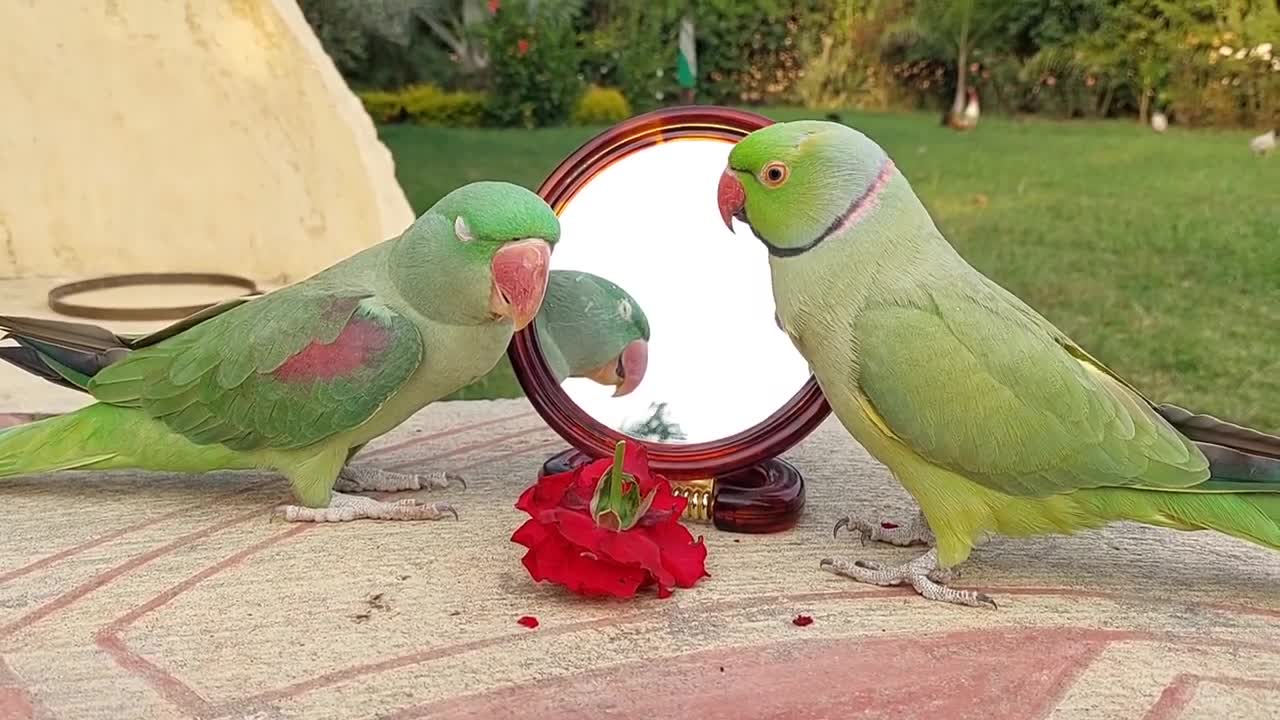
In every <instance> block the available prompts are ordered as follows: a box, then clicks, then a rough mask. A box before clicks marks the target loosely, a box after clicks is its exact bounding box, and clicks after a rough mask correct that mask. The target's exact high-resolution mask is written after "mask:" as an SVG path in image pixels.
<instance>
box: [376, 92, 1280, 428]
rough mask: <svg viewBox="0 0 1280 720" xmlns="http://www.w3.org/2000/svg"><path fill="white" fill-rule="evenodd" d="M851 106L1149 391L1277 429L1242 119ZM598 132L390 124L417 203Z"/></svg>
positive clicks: (1274, 280)
mask: <svg viewBox="0 0 1280 720" xmlns="http://www.w3.org/2000/svg"><path fill="white" fill-rule="evenodd" d="M763 112H764V114H766V115H769V116H770V117H773V118H775V119H778V120H788V119H795V118H799V117H805V116H810V117H820V116H821V113H816V112H813V113H805V112H804V111H797V110H791V109H779V110H765V111H763ZM843 118H844V121H845V122H847V123H849V124H851V125H853V126H854V127H857V128H858V129H860V130H862V131H863V132H866V133H867V134H868V135H870V136H871V137H872V138H874V139H875V140H876V141H878V142H879V143H880V144H881V145H883V146H884V147H885V148H886V149H887V150H888V151H889V153H890V154H891V155H892V156H893V157H894V159H895V160H896V161H897V163H898V166H899V167H900V168H901V169H902V171H903V172H904V173H905V174H906V176H907V177H908V178H909V179H910V180H911V182H912V184H913V186H914V187H915V189H916V191H917V193H919V195H920V197H921V198H922V199H923V200H924V202H925V204H926V205H927V206H928V207H929V209H930V210H931V211H932V212H933V213H934V217H935V218H936V220H937V221H938V224H939V226H940V227H941V228H942V229H943V232H945V233H946V234H947V236H948V237H949V238H950V240H951V241H952V242H953V243H954V244H955V245H956V247H957V248H958V249H959V250H960V252H961V253H962V254H963V255H964V256H965V257H966V258H968V259H969V261H970V262H972V263H973V264H974V265H975V266H976V267H978V269H980V270H982V271H983V272H985V273H986V274H987V275H989V276H990V277H992V278H993V279H994V280H996V281H997V282H999V283H1000V284H1002V285H1004V286H1005V287H1007V288H1009V289H1010V290H1011V291H1013V292H1014V293H1016V294H1017V295H1019V296H1020V297H1022V298H1023V299H1024V300H1026V301H1027V302H1028V303H1030V304H1031V305H1032V306H1034V307H1036V308H1037V309H1039V310H1040V311H1041V312H1042V313H1044V314H1045V315H1046V316H1047V317H1048V318H1049V319H1050V320H1052V321H1053V322H1054V323H1056V324H1057V325H1058V326H1059V327H1061V328H1062V329H1063V330H1064V331H1066V332H1067V333H1068V334H1070V335H1071V336H1072V337H1074V338H1075V339H1076V341H1077V342H1080V343H1081V344H1082V345H1084V347H1085V348H1087V349H1088V350H1089V351H1090V352H1092V353H1093V354H1094V355H1096V356H1098V357H1099V358H1100V359H1102V360H1103V361H1104V362H1106V363H1108V364H1109V365H1111V366H1112V367H1113V368H1114V369H1115V370H1117V371H1118V372H1120V373H1122V374H1123V375H1125V376H1126V377H1128V378H1129V379H1130V380H1131V381H1133V382H1134V383H1135V384H1136V385H1137V386H1138V387H1140V388H1142V389H1143V390H1144V391H1145V392H1146V393H1147V394H1148V395H1149V396H1151V397H1153V398H1155V399H1157V400H1161V401H1169V402H1176V403H1180V404H1184V405H1186V406H1189V407H1191V408H1193V409H1195V410H1199V411H1203V412H1210V413H1214V414H1218V415H1221V416H1224V417H1227V418H1231V419H1235V420H1238V421H1241V422H1247V423H1252V424H1255V425H1257V426H1260V427H1263V428H1269V429H1272V430H1280V158H1277V157H1273V158H1269V159H1259V158H1257V157H1254V156H1253V155H1251V154H1250V153H1249V152H1248V150H1247V148H1246V143H1247V141H1248V138H1249V135H1250V134H1249V133H1241V132H1230V133H1228V132H1207V131H1205V132H1189V131H1187V132H1184V131H1178V130H1176V129H1175V130H1171V131H1170V132H1169V133H1167V134H1165V135H1163V136H1161V135H1156V134H1154V133H1152V132H1150V131H1149V130H1146V129H1144V128H1141V127H1137V126H1136V125H1134V124H1131V123H1085V122H1075V123H1051V122H1043V121H1026V122H1019V121H1013V120H1004V119H998V118H985V119H983V121H982V123H981V125H980V127H979V128H978V129H977V130H976V131H974V132H971V133H967V134H960V133H955V132H953V131H950V130H946V129H944V128H941V127H940V126H939V124H938V120H937V117H936V116H935V115H900V114H893V115H890V114H865V113H844V114H843ZM597 131H598V129H590V128H588V129H583V128H560V129H553V130H538V131H520V130H455V129H430V128H417V127H409V126H394V127H386V128H384V129H383V131H382V134H383V138H384V140H385V141H386V143H387V144H388V146H389V147H390V148H391V150H392V152H393V153H394V155H395V158H396V169H397V173H398V175H399V178H400V181H401V184H402V185H403V186H404V188H405V190H406V192H407V193H408V195H409V199H410V201H411V202H412V203H413V205H414V207H415V208H416V209H417V210H419V211H421V210H423V209H425V208H427V207H429V206H430V205H431V203H433V202H434V201H435V200H437V199H438V198H439V197H440V196H441V195H443V194H444V193H446V192H448V191H449V190H451V189H452V188H454V187H456V186H458V185H460V184H463V183H466V182H470V181H473V180H481V179H501V180H509V181H512V182H516V183H521V184H523V185H526V186H529V187H536V186H537V184H538V183H539V182H540V181H541V180H542V178H543V176H544V175H546V174H547V173H548V172H549V171H550V170H551V169H552V168H553V167H554V166H555V164H556V163H557V162H558V161H559V159H560V158H562V157H563V156H565V155H567V154H568V153H569V152H571V151H572V150H573V149H574V148H576V147H577V146H578V145H579V144H581V143H582V142H583V141H585V140H586V139H587V138H589V137H590V136H591V135H593V134H594V133H595V132H597ZM505 370H507V371H509V369H505Z"/></svg>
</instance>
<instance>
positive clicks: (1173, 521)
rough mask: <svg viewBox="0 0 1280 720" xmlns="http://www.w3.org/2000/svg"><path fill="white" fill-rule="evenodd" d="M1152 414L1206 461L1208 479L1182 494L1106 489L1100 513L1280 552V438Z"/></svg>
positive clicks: (1171, 409) (1174, 411)
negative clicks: (1222, 535)
mask: <svg viewBox="0 0 1280 720" xmlns="http://www.w3.org/2000/svg"><path fill="white" fill-rule="evenodd" d="M1156 411H1157V412H1159V413H1160V415H1161V416H1162V417H1164V419H1165V420H1167V421H1168V422H1169V424H1171V425H1173V427H1174V428H1176V429H1177V430H1178V432H1180V433H1182V434H1183V435H1184V436H1186V437H1187V438H1188V439H1190V440H1191V441H1192V442H1194V443H1195V444H1196V446H1197V447H1199V448H1200V450H1201V451H1202V452H1204V454H1205V457H1207V458H1208V459H1209V473H1210V478H1209V479H1208V480H1206V481H1205V482H1203V483H1201V484H1199V485H1197V486H1195V487H1191V488H1186V489H1184V490H1181V491H1151V490H1130V489H1121V488H1108V489H1105V490H1100V491H1098V493H1097V494H1096V496H1092V497H1091V498H1090V499H1093V497H1096V498H1098V499H1101V500H1105V502H1103V503H1101V504H1100V505H1099V506H1096V507H1095V510H1096V511H1097V512H1099V513H1100V514H1104V515H1112V516H1115V515H1116V514H1117V513H1118V514H1119V515H1120V516H1123V517H1124V518H1126V519H1131V520H1139V521H1142V522H1147V523H1149V524H1152V525H1160V526H1163V527H1171V528H1175V529H1178V530H1216V531H1218V532H1220V533H1225V534H1227V535H1231V536H1233V537H1237V538H1240V539H1242V540H1248V541H1250V542H1254V543H1258V544H1259V545H1262V546H1264V547H1269V548H1273V549H1275V550H1280V436H1275V435H1269V434H1267V433H1264V432H1260V431H1258V430H1253V429H1250V428H1246V427H1243V426H1241V425H1236V424H1234V423H1230V422H1226V421H1224V420H1219V419H1218V418H1215V417H1212V416H1210V415H1200V414H1195V413H1191V412H1189V411H1187V410H1184V409H1182V408H1180V407H1176V406H1174V405H1159V406H1157V407H1156Z"/></svg>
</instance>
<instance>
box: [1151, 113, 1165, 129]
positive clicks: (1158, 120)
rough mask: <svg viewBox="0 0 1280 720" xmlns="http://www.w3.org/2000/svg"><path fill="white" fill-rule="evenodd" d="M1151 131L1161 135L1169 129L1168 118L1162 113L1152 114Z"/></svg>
mask: <svg viewBox="0 0 1280 720" xmlns="http://www.w3.org/2000/svg"><path fill="white" fill-rule="evenodd" d="M1151 129H1152V130H1155V131H1156V132H1158V133H1162V132H1164V131H1165V130H1168V129H1169V118H1168V117H1167V116H1165V114H1164V113H1162V112H1157V113H1154V114H1153V115H1152V116H1151Z"/></svg>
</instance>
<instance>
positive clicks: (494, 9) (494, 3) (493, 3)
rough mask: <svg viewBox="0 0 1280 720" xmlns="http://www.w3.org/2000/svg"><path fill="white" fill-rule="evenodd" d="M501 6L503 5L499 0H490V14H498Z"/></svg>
mask: <svg viewBox="0 0 1280 720" xmlns="http://www.w3.org/2000/svg"><path fill="white" fill-rule="evenodd" d="M500 6H501V3H500V2H499V0H489V14H490V15H497V14H498V8H499V7H500Z"/></svg>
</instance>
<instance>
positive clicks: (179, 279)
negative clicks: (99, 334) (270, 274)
mask: <svg viewBox="0 0 1280 720" xmlns="http://www.w3.org/2000/svg"><path fill="white" fill-rule="evenodd" d="M147 285H223V286H227V287H234V288H239V289H241V290H244V291H245V293H244V294H245V295H256V294H259V293H261V292H262V291H261V290H259V289H258V286H257V285H256V284H255V283H254V282H253V281H252V280H250V279H248V278H243V277H239V276H237V275H224V274H222V273H132V274H128V275H105V276H103V277H96V278H89V279H88V280H77V281H76V282H70V283H66V284H64V285H59V286H57V287H55V288H53V289H52V290H50V291H49V309H50V310H53V311H54V312H56V313H59V314H61V315H70V316H73V317H81V318H89V319H92V320H119V321H144V322H145V321H149V320H181V319H182V318H185V317H187V316H188V315H194V314H195V313H198V312H200V311H201V310H204V309H205V308H207V307H210V306H212V305H214V304H216V303H205V304H203V305H186V306H181V307H141V308H113V307H95V306H93V305H81V304H77V303H72V302H67V301H66V300H65V298H66V297H68V296H70V295H77V294H79V293H86V292H93V291H95V290H110V289H113V288H121V287H145V286H147Z"/></svg>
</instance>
